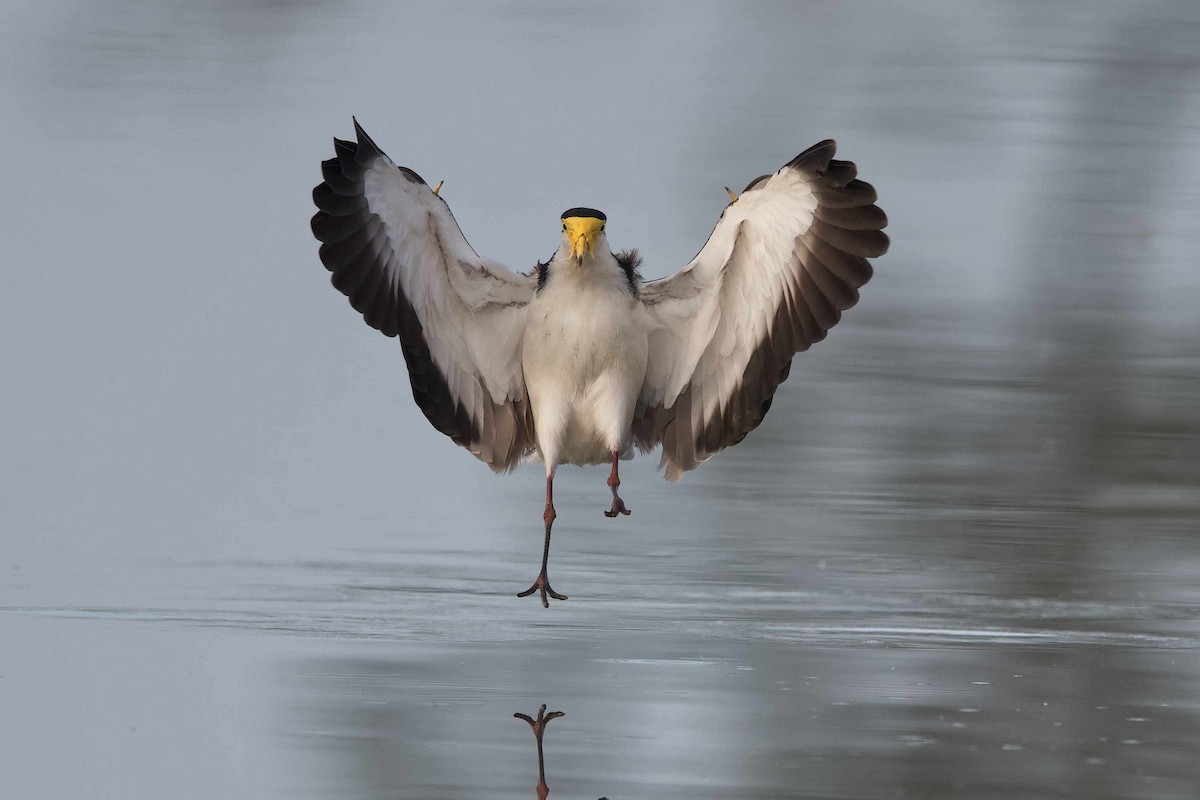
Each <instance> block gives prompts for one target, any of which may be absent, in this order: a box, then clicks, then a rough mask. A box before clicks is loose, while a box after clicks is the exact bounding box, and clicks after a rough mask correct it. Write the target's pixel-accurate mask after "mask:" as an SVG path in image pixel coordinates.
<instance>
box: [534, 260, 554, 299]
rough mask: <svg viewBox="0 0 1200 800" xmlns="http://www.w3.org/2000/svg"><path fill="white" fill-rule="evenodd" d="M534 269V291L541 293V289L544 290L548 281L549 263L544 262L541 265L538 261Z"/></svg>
mask: <svg viewBox="0 0 1200 800" xmlns="http://www.w3.org/2000/svg"><path fill="white" fill-rule="evenodd" d="M534 269H535V270H537V289H536V291H538V292H541V291H542V289H545V288H546V281H548V280H550V262H549V261H546V262H544V263H543V262H541V261H539V262H538V263H537V266H536V267H534Z"/></svg>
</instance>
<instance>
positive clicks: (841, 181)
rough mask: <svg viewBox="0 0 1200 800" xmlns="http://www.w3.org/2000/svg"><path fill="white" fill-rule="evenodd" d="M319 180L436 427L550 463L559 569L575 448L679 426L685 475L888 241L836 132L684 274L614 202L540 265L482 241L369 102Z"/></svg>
mask: <svg viewBox="0 0 1200 800" xmlns="http://www.w3.org/2000/svg"><path fill="white" fill-rule="evenodd" d="M355 132H356V135H357V142H346V141H340V140H337V139H335V140H334V147H335V150H336V153H337V156H336V158H332V159H330V160H328V161H325V162H324V163H323V164H322V170H323V173H324V177H325V181H324V182H323V183H321V184H320V185H318V186H317V187H316V189H314V190H313V199H314V201H315V202H316V204H317V207H318V208H319V209H320V210H319V211H318V212H317V214H316V215H315V216H314V217H313V219H312V229H313V233H314V234H315V235H316V237H317V239H319V240H320V241H321V242H322V243H323V244H322V245H321V251H320V252H321V260H322V262H324V264H325V266H326V267H328V268H329V270H330V271H331V272H332V273H333V285H334V286H335V287H337V288H338V289H339V290H340V291H341V292H342V293H344V294H345V295H346V296H347V297H349V298H350V303H351V305H353V306H354V308H355V309H357V310H358V311H359V312H361V313H362V315H363V318H364V319H365V320H366V322H367V324H369V325H371V326H372V327H374V328H377V329H378V330H380V331H381V332H383V333H384V334H386V335H388V336H398V337H399V338H400V343H401V345H402V347H403V350H404V358H405V361H406V362H407V364H408V373H409V378H410V380H411V383H412V391H413V397H414V398H415V399H416V401H417V405H418V406H420V408H421V410H422V411H423V412H424V413H425V416H426V417H427V418H428V419H429V421H430V422H431V423H433V425H434V427H435V428H437V429H438V430H439V431H441V432H442V433H444V434H446V435H447V436H449V437H450V438H451V439H453V440H454V442H455V443H457V444H459V445H461V446H462V447H465V448H466V449H468V450H470V451H471V453H472V454H473V455H475V456H476V457H477V458H479V459H480V460H481V461H483V462H484V463H486V464H488V465H489V466H490V467H491V468H492V469H494V470H496V471H497V472H505V471H508V470H511V469H514V468H515V467H516V466H517V464H518V463H520V461H521V460H522V459H524V458H526V457H529V456H537V457H540V458H541V460H542V461H543V462H544V463H545V466H546V507H545V512H544V513H543V515H542V518H543V521H544V522H545V541H544V547H543V549H542V568H541V572H540V573H539V574H538V577H537V580H536V581H534V583H533V585H532V586H530V587H529V589H528V590H527V591H524V592H522V593H521V594H520V595H519V596H521V597H524V596H525V595H529V594H532V593H534V592H535V591H538V592H540V594H541V600H542V605H544V606H548V605H549V603H548V602H547V600H546V597H547V595H549V596H550V597H553V598H555V599H557V600H565V599H567V598H566V597H565V596H563V595H560V594H558V593H556V592H555V591H554V590H553V589H552V588H550V581H549V578H548V576H547V572H546V565H547V560H548V559H549V555H550V528H551V525H552V524H553V522H554V518H555V516H556V515H555V511H554V494H553V488H554V474H555V471H556V470H557V468H558V466H559V465H560V464H611V465H612V470H611V472H610V474H609V477H608V486H609V488H610V489H611V490H612V506H611V508H610V509H609V510H608V511H605V512H604V513H605V515H606V516H609V517H616V516H618V515H627V514H629V513H630V512H629V509H628V508H626V506H625V503H624V502H623V501H622V500H621V497H620V496H619V495H618V494H617V488H618V487H619V486H620V484H621V482H620V478H619V475H618V470H617V462H618V459H620V458H622V457H629V456H631V455H632V448H633V446H634V445H636V446H637V447H638V448H639V449H641V450H643V451H644V450H650V449H652V448H653V447H655V446H657V445H662V466H664V467H665V468H666V476H667V478H668V479H670V480H676V479H678V478H679V477H680V475H682V473H683V472H684V471H686V470H690V469H693V468H695V467H696V466H698V465H699V464H700V463H702V462H703V461H705V460H707V459H708V458H709V457H710V456H712V455H713V454H715V453H717V452H720V451H721V450H723V449H724V448H726V447H728V446H730V445H733V444H736V443H738V442H740V441H741V440H742V439H743V438H744V437H745V436H746V434H748V433H749V432H750V431H752V430H753V429H754V428H755V427H757V426H758V424H759V423H760V422H761V421H762V419H763V417H764V415H765V414H766V413H767V409H768V408H769V407H770V405H771V398H772V396H773V395H774V394H775V389H776V388H777V387H778V386H779V384H780V383H781V382H782V381H783V380H784V379H785V378H786V377H787V374H788V370H789V369H790V367H791V361H792V356H793V355H794V354H795V353H796V352H798V351H801V350H806V349H807V348H808V347H809V346H810V345H812V344H813V343H814V342H818V341H820V340H821V339H823V338H825V334H826V333H827V332H828V330H829V329H830V328H832V327H833V326H834V325H835V324H837V322H838V320H839V319H840V318H841V313H842V311H843V310H845V309H847V308H850V307H851V306H852V305H854V304H855V303H856V302H857V301H858V289H859V287H861V286H862V285H863V284H864V283H866V282H867V280H868V279H869V278H870V277H871V266H870V264H869V263H868V262H867V260H866V259H867V258H868V257H874V256H879V255H882V254H883V253H884V252H886V251H887V247H888V239H887V236H886V235H884V234H883V233H882V232H881V230H882V228H883V227H884V226H885V225H886V224H887V220H886V218H885V216H884V214H883V212H882V211H880V210H879V208H877V207H876V206H875V205H873V203H874V202H875V190H874V189H873V188H871V186H870V185H869V184H866V183H863V182H862V181H859V180H856V179H855V177H856V174H857V172H856V169H855V166H854V164H852V163H850V162H848V161H837V160H835V159H834V158H833V155H834V150H835V145H834V143H833V142H832V141H830V140H826V141H824V142H821V143H819V144H816V145H814V146H812V147H810V148H809V149H807V150H805V151H804V152H803V153H801V154H800V155H798V156H796V158H794V159H792V160H791V161H789V162H788V163H787V164H785V165H784V166H783V167H781V168H780V169H779V171H777V172H775V173H774V174H771V175H764V176H762V177H760V178H756V179H755V180H753V181H751V183H750V185H749V186H747V187H746V189H745V190H744V191H743V192H742V193H741V195H740V196H739V195H735V194H734V193H733V192H729V194H730V198H731V202H730V204H729V205H728V206H727V207H726V208H725V210H724V211H723V212H722V213H721V217H720V219H719V220H718V221H717V225H716V227H715V228H714V229H713V232H712V234H711V235H710V236H709V239H708V242H707V243H706V244H705V245H704V247H703V248H702V249H701V250H700V252H699V253H698V254H697V255H696V257H695V258H694V259H692V261H691V262H690V263H689V264H687V265H686V266H685V267H684V268H683V269H681V270H680V271H679V272H677V273H675V274H674V275H672V276H671V277H669V278H665V279H662V280H657V281H643V280H642V279H641V277H640V276H639V275H638V273H637V266H638V264H639V258H638V256H637V253H636V251H626V252H623V253H613V252H612V251H611V250H610V249H609V246H608V239H607V236H606V233H605V227H606V218H605V215H604V214H603V213H601V212H599V211H596V210H594V209H590V208H572V209H570V210H568V211H566V212H564V213H563V215H562V219H561V225H562V231H561V233H562V235H561V238H560V241H559V245H558V250H557V251H556V252H555V253H554V255H553V256H552V257H551V258H550V260H549V261H547V262H545V263H541V264H538V265H537V268H536V270H534V271H533V272H531V273H530V274H528V275H518V274H515V273H513V272H511V271H509V270H508V269H507V268H505V267H504V266H503V265H501V264H499V263H497V262H495V261H491V260H489V259H486V258H481V257H480V256H479V255H478V254H476V252H475V251H474V250H472V249H471V246H470V245H469V244H467V240H466V239H465V238H464V237H463V234H462V231H461V230H459V227H458V224H457V223H456V222H455V221H454V216H453V215H452V214H451V213H450V208H449V206H447V205H446V202H445V201H444V200H443V199H442V198H441V197H440V196H439V194H438V189H440V188H441V184H438V186H437V187H435V188H433V189H431V188H429V186H428V185H427V184H426V183H425V181H424V180H422V179H421V177H420V176H419V175H417V174H416V173H415V172H413V171H412V170H410V169H407V168H406V167H399V166H396V165H395V164H394V163H393V162H392V160H391V159H390V158H388V157H387V155H385V154H384V152H383V151H382V150H380V149H379V147H378V146H376V144H375V143H374V142H373V141H372V140H371V138H370V137H369V136H368V135H367V134H366V132H364V131H363V129H362V128H361V127H359V126H358V123H357V122H355Z"/></svg>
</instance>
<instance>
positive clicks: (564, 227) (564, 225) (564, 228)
mask: <svg viewBox="0 0 1200 800" xmlns="http://www.w3.org/2000/svg"><path fill="white" fill-rule="evenodd" d="M566 229H567V223H565V222H564V223H563V230H564V231H565V230H566Z"/></svg>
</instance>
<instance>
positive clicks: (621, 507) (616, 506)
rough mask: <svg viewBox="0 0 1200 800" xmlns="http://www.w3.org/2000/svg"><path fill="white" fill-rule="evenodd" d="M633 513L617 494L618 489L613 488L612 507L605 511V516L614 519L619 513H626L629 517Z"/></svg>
mask: <svg viewBox="0 0 1200 800" xmlns="http://www.w3.org/2000/svg"><path fill="white" fill-rule="evenodd" d="M632 513H633V512H632V511H630V510H629V509H628V508H626V507H625V501H624V500H622V499H621V498H620V496H619V495H618V494H617V490H616V489H613V503H612V508H610V509H609V510H608V511H605V512H604V516H606V517H608V518H609V519H612V518H613V517H615V516H616V515H617V514H624V515H625V516H627V517H628V516H629V515H630V514H632Z"/></svg>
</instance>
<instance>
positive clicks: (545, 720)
mask: <svg viewBox="0 0 1200 800" xmlns="http://www.w3.org/2000/svg"><path fill="white" fill-rule="evenodd" d="M513 716H514V717H516V718H517V719H523V720H525V721H526V722H528V723H529V727H531V728H533V735H534V738H536V739H537V753H538V785H537V796H538V800H546V798H547V797H549V796H550V787H549V786H547V785H546V759H545V757H544V756H543V755H542V734H543V733H544V732H545V730H546V726H547V725H548V724H549V723H550V720H552V719H558V718H559V717H565V716H566V714H565V713H564V712H562V711H551V712H550V713H549V714H547V713H546V704H545V703H542V707H541V708H539V709H538V715H537V719H534V718H533V717H531V716H529V715H528V714H520V713H517V714H513Z"/></svg>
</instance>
